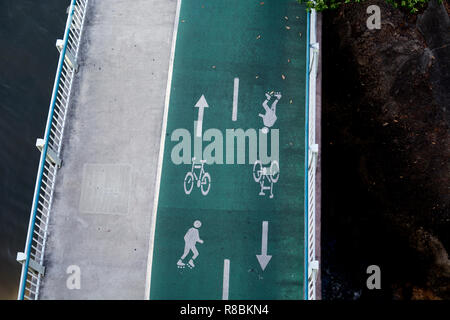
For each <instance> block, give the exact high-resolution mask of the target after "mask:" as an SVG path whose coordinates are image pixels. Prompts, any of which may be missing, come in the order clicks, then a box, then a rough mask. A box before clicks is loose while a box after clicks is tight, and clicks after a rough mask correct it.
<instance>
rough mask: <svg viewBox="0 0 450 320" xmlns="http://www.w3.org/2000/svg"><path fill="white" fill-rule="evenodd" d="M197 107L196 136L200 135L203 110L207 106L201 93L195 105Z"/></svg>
mask: <svg viewBox="0 0 450 320" xmlns="http://www.w3.org/2000/svg"><path fill="white" fill-rule="evenodd" d="M195 107H196V108H198V120H197V134H196V135H197V137H201V136H202V127H203V110H204V109H205V108H208V107H209V106H208V103H207V102H206V99H205V96H204V95H202V96H201V97H200V99H199V100H198V101H197V104H196V105H195Z"/></svg>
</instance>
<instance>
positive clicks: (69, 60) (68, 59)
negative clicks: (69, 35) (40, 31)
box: [56, 39, 78, 71]
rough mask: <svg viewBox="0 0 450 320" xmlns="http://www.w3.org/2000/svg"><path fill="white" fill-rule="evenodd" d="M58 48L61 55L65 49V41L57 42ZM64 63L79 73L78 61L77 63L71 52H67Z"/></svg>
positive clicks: (59, 40)
mask: <svg viewBox="0 0 450 320" xmlns="http://www.w3.org/2000/svg"><path fill="white" fill-rule="evenodd" d="M56 48H57V49H58V51H59V53H61V52H62V50H63V48H64V40H61V39H58V40H56ZM64 61H66V62H67V64H68V65H69V66H70V67H71V68H72V69H73V70H74V71H78V64H77V61H76V59H75V57H74V55H73V54H72V53H71V52H70V50H66V55H65V56H64Z"/></svg>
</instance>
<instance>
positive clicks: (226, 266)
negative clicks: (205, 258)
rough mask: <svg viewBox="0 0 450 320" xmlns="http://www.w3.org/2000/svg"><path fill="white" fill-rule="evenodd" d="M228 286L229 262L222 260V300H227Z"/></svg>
mask: <svg viewBox="0 0 450 320" xmlns="http://www.w3.org/2000/svg"><path fill="white" fill-rule="evenodd" d="M229 285H230V260H229V259H225V260H223V290H222V300H228V292H229V288H230V287H229Z"/></svg>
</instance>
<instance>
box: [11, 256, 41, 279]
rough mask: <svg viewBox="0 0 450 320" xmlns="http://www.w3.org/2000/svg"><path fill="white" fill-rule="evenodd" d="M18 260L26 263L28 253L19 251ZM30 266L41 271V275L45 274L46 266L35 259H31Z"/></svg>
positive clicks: (38, 271)
mask: <svg viewBox="0 0 450 320" xmlns="http://www.w3.org/2000/svg"><path fill="white" fill-rule="evenodd" d="M16 260H17V262H18V263H20V264H24V263H25V261H26V260H27V255H26V254H25V253H23V252H17V257H16ZM28 266H29V267H30V268H31V269H33V270H34V271H36V272H37V273H40V274H41V275H44V274H45V267H44V266H43V265H42V264H40V263H38V262H36V261H35V260H33V259H30V261H29V265H28Z"/></svg>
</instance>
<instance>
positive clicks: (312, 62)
mask: <svg viewBox="0 0 450 320" xmlns="http://www.w3.org/2000/svg"><path fill="white" fill-rule="evenodd" d="M316 23H317V12H316V11H315V10H311V12H310V14H309V26H308V27H309V41H308V46H309V52H308V57H309V61H308V73H309V74H308V78H309V81H308V103H307V105H308V110H307V112H308V115H307V116H308V128H307V130H308V131H307V132H308V137H307V143H308V155H307V166H308V167H307V168H308V175H307V176H308V178H307V187H306V189H307V201H306V203H307V212H308V213H307V224H308V225H307V250H308V251H307V259H308V260H307V261H308V264H307V265H308V270H307V272H308V281H307V283H308V288H307V295H308V299H309V300H315V299H316V279H317V274H318V272H319V261H318V260H317V259H316V170H317V157H318V152H319V147H318V145H317V144H316V81H317V70H318V65H319V43H318V42H317V28H316Z"/></svg>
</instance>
